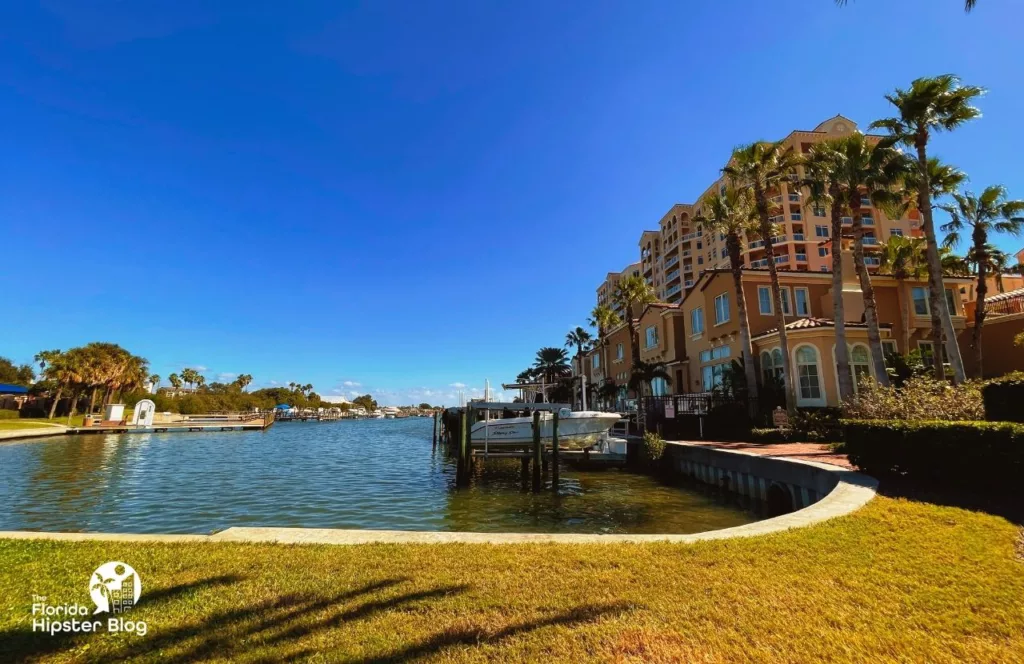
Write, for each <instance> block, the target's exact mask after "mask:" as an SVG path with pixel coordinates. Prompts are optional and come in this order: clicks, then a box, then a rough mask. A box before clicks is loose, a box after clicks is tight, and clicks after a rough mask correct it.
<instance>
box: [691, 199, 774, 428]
mask: <svg viewBox="0 0 1024 664" xmlns="http://www.w3.org/2000/svg"><path fill="white" fill-rule="evenodd" d="M696 221H698V222H699V223H701V224H703V226H704V229H705V230H706V231H710V232H711V234H712V235H714V234H716V233H718V234H723V235H725V248H726V251H727V252H728V253H729V267H730V269H731V271H732V283H733V289H734V291H735V293H736V311H737V313H738V316H739V322H740V346H741V349H740V351H741V354H742V356H743V367H744V370H745V375H746V378H747V396H748V397H749V398H748V400H747V407H748V409H749V410H750V415H751V417H753V416H754V415H755V414H756V411H757V368H756V367H755V366H754V352H753V347H752V345H751V341H750V321H749V320H748V318H747V298H746V296H745V295H744V293H743V253H742V246H743V238H744V237H747V236H751V235H759V234H760V233H759V230H758V228H759V226H760V223H759V221H758V218H757V209H756V207H755V206H754V200H753V194H752V192H751V191H750V190H749V189H737V188H735V187H730V186H727V187H726V188H725V191H724V192H721V193H716V194H712V195H711V196H709V197H708V198H706V199H704V205H703V206H702V207H701V209H700V211H699V212H698V213H697V217H696Z"/></svg>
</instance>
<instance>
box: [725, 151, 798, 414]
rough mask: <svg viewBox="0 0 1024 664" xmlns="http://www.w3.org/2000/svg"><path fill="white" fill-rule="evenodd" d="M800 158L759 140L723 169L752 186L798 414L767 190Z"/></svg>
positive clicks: (790, 397) (789, 402)
mask: <svg viewBox="0 0 1024 664" xmlns="http://www.w3.org/2000/svg"><path fill="white" fill-rule="evenodd" d="M798 163H799V158H798V157H797V156H796V155H795V154H794V153H793V152H792V151H789V150H786V149H785V148H784V147H783V146H782V144H781V143H767V142H757V143H751V144H749V145H745V146H742V147H739V148H737V149H736V150H735V151H734V152H733V155H732V160H731V161H730V163H729V165H728V166H726V167H725V168H723V169H722V172H723V173H724V174H726V175H727V176H729V177H730V178H731V179H732V184H733V185H734V186H737V187H744V188H749V189H750V190H751V191H752V192H753V194H754V207H755V209H756V210H757V217H758V221H759V222H760V235H761V239H762V240H763V241H764V255H765V258H766V259H768V277H769V279H771V287H772V300H774V302H775V324H776V326H777V327H778V329H779V346H780V347H781V350H782V369H783V376H784V381H785V384H786V408H787V410H788V411H789V413H790V414H791V415H795V414H796V387H795V386H796V382H795V381H794V379H793V366H792V364H793V363H792V361H791V359H790V357H789V339H788V338H787V336H786V318H785V316H784V315H783V312H782V288H781V287H780V286H779V272H778V270H777V269H776V267H775V249H774V246H773V244H772V222H771V209H770V206H769V203H768V191H769V190H770V189H771V188H773V187H776V186H778V184H779V182H781V181H782V180H783V179H784V178H790V177H792V174H793V173H795V171H796V166H797V164H798Z"/></svg>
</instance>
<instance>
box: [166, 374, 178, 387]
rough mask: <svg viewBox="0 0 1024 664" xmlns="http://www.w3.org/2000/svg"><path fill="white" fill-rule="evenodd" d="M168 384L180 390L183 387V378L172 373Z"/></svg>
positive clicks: (168, 378)
mask: <svg viewBox="0 0 1024 664" xmlns="http://www.w3.org/2000/svg"><path fill="white" fill-rule="evenodd" d="M167 382H168V383H170V384H171V387H173V388H174V389H178V388H180V387H181V376H179V375H178V374H176V373H172V374H171V375H170V376H168V377H167Z"/></svg>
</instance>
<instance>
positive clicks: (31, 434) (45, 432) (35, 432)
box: [0, 422, 68, 443]
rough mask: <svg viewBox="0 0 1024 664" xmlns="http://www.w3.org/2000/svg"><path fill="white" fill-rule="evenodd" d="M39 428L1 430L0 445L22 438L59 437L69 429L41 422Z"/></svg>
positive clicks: (60, 425)
mask: <svg viewBox="0 0 1024 664" xmlns="http://www.w3.org/2000/svg"><path fill="white" fill-rule="evenodd" d="M38 424H39V426H38V427H25V428H23V429H2V430H0V443H2V442H5V441H8V440H20V439H22V438H40V437H42V436H59V435H61V434H63V433H64V432H66V431H67V430H68V428H67V427H66V426H64V425H62V424H47V423H45V422H39V423H38Z"/></svg>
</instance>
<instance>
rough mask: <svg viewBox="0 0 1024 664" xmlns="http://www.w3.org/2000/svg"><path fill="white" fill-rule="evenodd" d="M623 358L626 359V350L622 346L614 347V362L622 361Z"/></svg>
mask: <svg viewBox="0 0 1024 664" xmlns="http://www.w3.org/2000/svg"><path fill="white" fill-rule="evenodd" d="M624 357H626V348H625V347H624V346H623V345H622V344H618V345H616V346H615V359H616V360H622V359H623V358H624Z"/></svg>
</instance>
